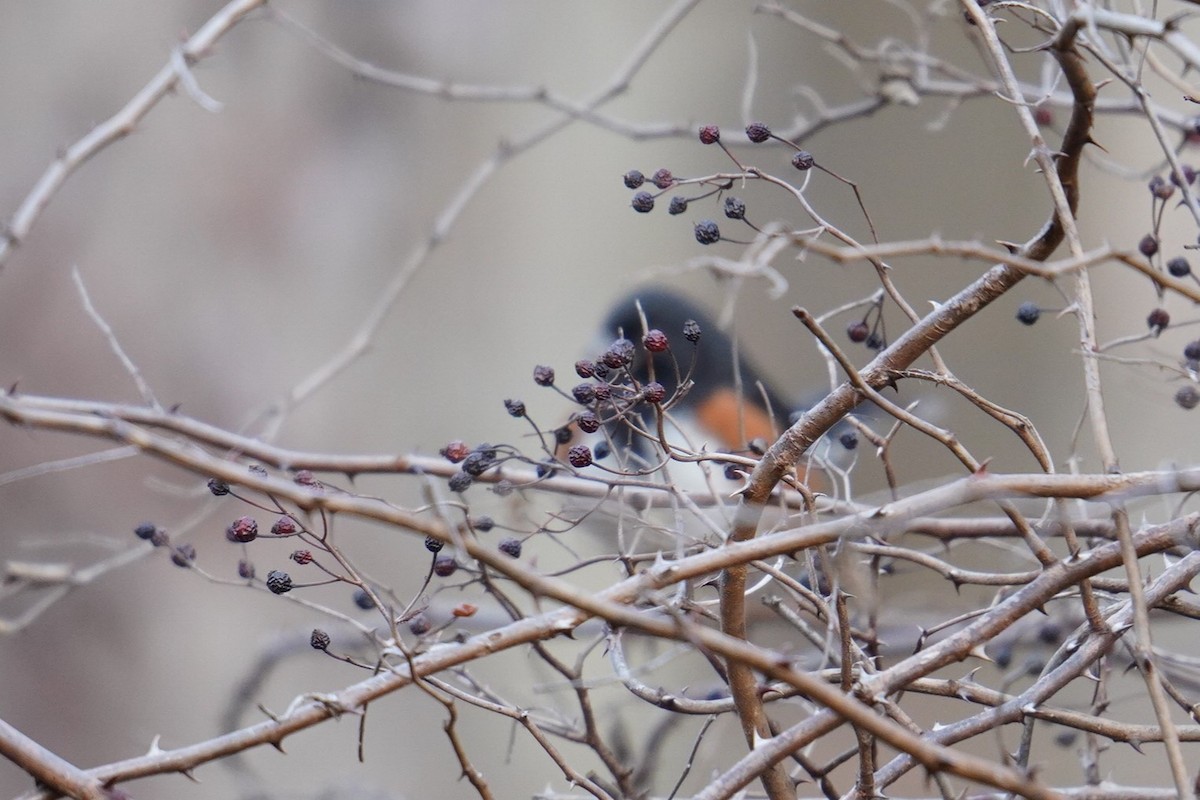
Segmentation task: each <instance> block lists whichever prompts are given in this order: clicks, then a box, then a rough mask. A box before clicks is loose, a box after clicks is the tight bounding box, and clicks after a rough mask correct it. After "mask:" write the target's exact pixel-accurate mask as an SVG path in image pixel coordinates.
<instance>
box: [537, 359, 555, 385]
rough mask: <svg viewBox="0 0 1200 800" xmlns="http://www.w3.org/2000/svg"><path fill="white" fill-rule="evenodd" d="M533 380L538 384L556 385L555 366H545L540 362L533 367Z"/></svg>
mask: <svg viewBox="0 0 1200 800" xmlns="http://www.w3.org/2000/svg"><path fill="white" fill-rule="evenodd" d="M533 382H534V383H536V384H537V385H538V386H553V385H554V367H545V366H542V365H541V364H539V365H538V366H536V367H534V368H533Z"/></svg>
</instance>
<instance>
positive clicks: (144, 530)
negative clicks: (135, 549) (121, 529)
mask: <svg viewBox="0 0 1200 800" xmlns="http://www.w3.org/2000/svg"><path fill="white" fill-rule="evenodd" d="M157 529H158V528H157V527H156V526H155V524H154V523H153V522H143V523H142V524H141V525H138V526H137V527H136V528H134V529H133V534H134V535H135V536H137V537H138V538H139V539H146V540H149V539H151V538H152V537H153V536H154V531H156V530H157Z"/></svg>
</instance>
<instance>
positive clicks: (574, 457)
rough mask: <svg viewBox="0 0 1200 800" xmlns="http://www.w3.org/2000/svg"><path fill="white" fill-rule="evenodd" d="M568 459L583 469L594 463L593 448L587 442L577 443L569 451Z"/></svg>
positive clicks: (573, 464) (572, 464) (574, 465)
mask: <svg viewBox="0 0 1200 800" xmlns="http://www.w3.org/2000/svg"><path fill="white" fill-rule="evenodd" d="M567 461H569V462H571V466H572V467H575V468H576V469H583V468H584V467H586V466H587V465H588V464H591V463H592V449H591V448H590V447H588V446H587V445H586V444H577V445H575V446H574V447H572V448H571V449H570V450H568V451H567Z"/></svg>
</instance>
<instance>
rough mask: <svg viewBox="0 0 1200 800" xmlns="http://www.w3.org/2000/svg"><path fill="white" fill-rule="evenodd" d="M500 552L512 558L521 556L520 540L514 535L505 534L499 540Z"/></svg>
mask: <svg viewBox="0 0 1200 800" xmlns="http://www.w3.org/2000/svg"><path fill="white" fill-rule="evenodd" d="M499 547H500V552H501V553H504V554H505V555H509V556H512V557H513V558H520V557H521V540H520V539H518V538H517V537H515V536H506V537H504V538H503V539H501V540H500V544H499Z"/></svg>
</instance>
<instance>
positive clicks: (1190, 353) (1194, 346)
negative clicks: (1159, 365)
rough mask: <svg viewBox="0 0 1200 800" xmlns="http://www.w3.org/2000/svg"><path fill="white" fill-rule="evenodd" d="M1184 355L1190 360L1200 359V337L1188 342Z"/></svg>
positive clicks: (1184, 348) (1184, 347)
mask: <svg viewBox="0 0 1200 800" xmlns="http://www.w3.org/2000/svg"><path fill="white" fill-rule="evenodd" d="M1183 357H1184V358H1186V359H1187V360H1188V361H1200V339H1196V340H1194V341H1191V342H1188V343H1187V344H1186V345H1184V346H1183Z"/></svg>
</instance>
